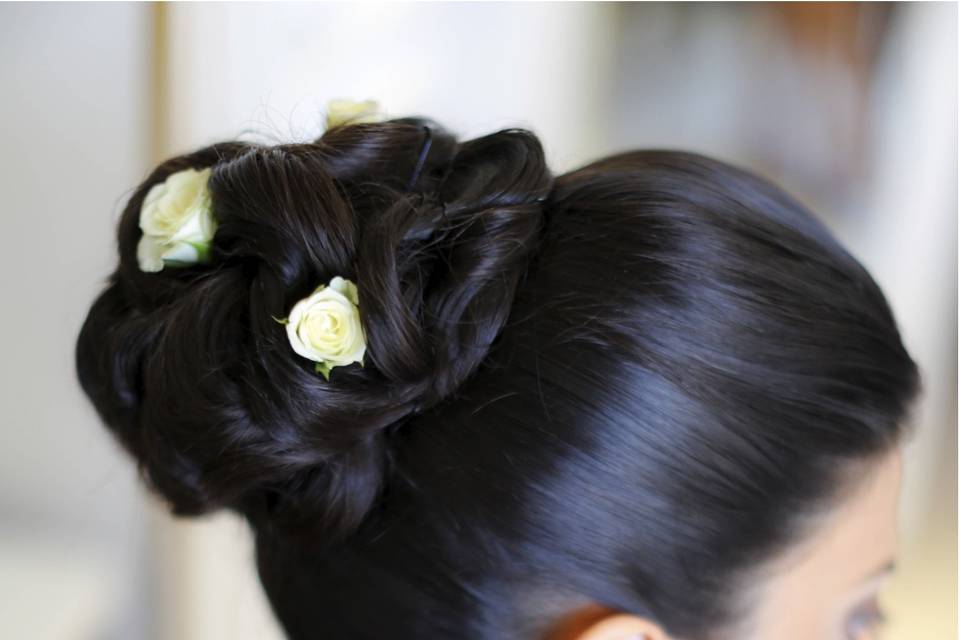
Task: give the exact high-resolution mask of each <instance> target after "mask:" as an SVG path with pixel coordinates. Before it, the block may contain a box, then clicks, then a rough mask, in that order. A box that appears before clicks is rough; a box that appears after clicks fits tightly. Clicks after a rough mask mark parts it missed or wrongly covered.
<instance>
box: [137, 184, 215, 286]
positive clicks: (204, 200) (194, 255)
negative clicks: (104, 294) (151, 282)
mask: <svg viewBox="0 0 960 640" xmlns="http://www.w3.org/2000/svg"><path fill="white" fill-rule="evenodd" d="M210 171H211V170H210V168H209V167H208V168H206V169H203V170H200V171H198V170H196V169H184V170H183V171H177V172H176V173H172V174H170V175H169V176H167V179H166V180H164V181H163V182H161V183H158V184H155V185H153V186H152V187H151V188H150V190H149V191H148V192H147V195H146V197H145V198H144V199H143V205H142V206H141V207H140V229H141V230H142V231H143V235H142V236H141V238H140V242H139V244H138V245H137V260H138V262H139V264H140V269H141V270H143V271H151V272H155V271H160V270H162V269H163V267H164V265H165V264H166V263H172V264H174V265H186V264H192V263H195V262H200V261H202V260H206V258H207V256H208V254H209V250H210V242H211V240H212V239H213V234H214V232H215V231H216V228H217V225H216V220H214V218H213V212H212V209H211V206H210V192H209V191H208V189H207V181H208V180H209V178H210Z"/></svg>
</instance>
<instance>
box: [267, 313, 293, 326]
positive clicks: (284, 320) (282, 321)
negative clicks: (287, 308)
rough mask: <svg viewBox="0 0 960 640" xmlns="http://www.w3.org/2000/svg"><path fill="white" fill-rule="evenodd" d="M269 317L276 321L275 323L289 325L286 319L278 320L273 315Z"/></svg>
mask: <svg viewBox="0 0 960 640" xmlns="http://www.w3.org/2000/svg"><path fill="white" fill-rule="evenodd" d="M270 317H271V318H273V319H274V320H276V321H277V322H279V323H280V324H290V320H288V319H287V318H278V317H276V316H273V315H271V316H270Z"/></svg>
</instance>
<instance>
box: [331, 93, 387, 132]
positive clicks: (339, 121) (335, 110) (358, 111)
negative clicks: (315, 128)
mask: <svg viewBox="0 0 960 640" xmlns="http://www.w3.org/2000/svg"><path fill="white" fill-rule="evenodd" d="M384 120H386V115H385V114H384V113H382V112H381V111H380V104H379V103H378V102H377V101H376V100H364V101H363V102H353V101H351V100H330V101H329V102H328V103H327V129H330V128H332V127H339V126H340V125H344V124H357V123H360V122H383V121H384Z"/></svg>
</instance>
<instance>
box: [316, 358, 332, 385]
mask: <svg viewBox="0 0 960 640" xmlns="http://www.w3.org/2000/svg"><path fill="white" fill-rule="evenodd" d="M313 369H314V371H316V372H317V373H322V374H323V377H324V378H326V379H327V381H329V380H330V367H329V366H327V363H326V362H318V363H317V364H315V365H314V367H313Z"/></svg>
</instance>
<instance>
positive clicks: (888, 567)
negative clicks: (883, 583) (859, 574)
mask: <svg viewBox="0 0 960 640" xmlns="http://www.w3.org/2000/svg"><path fill="white" fill-rule="evenodd" d="M896 568H897V563H896V561H895V560H893V559H890V560H887V561H886V562H884V563H883V564H882V565H881V566H880V567H878V568H877V569H875V570H874V571H872V572H870V574H869V575H868V576H866V577H865V578H864V579H863V580H862V582H870V581H871V580H875V579H876V578H879V577H880V576H883V575H886V574H888V573H893V571H894V570H895V569H896Z"/></svg>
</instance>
